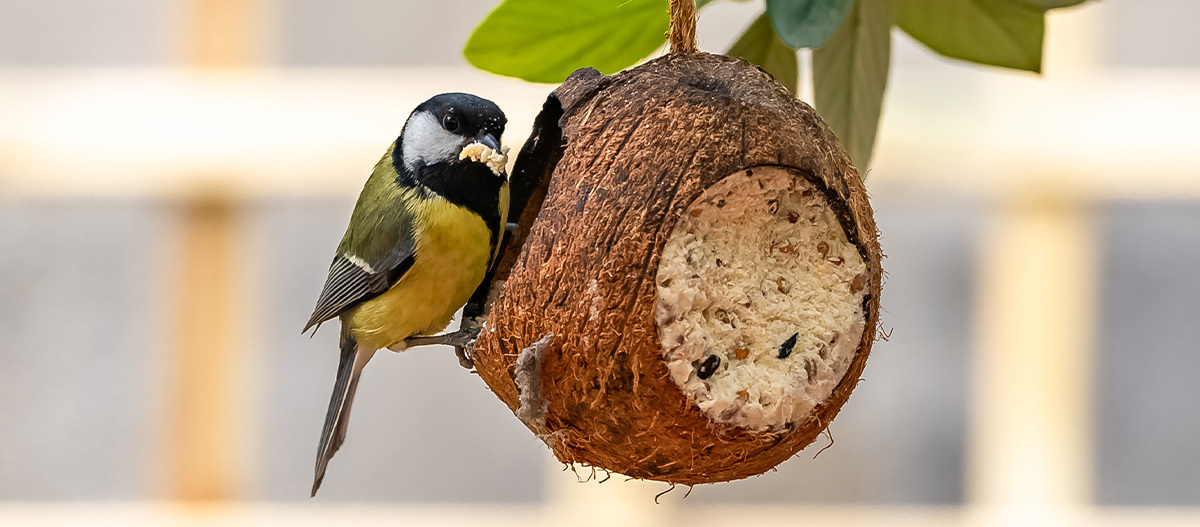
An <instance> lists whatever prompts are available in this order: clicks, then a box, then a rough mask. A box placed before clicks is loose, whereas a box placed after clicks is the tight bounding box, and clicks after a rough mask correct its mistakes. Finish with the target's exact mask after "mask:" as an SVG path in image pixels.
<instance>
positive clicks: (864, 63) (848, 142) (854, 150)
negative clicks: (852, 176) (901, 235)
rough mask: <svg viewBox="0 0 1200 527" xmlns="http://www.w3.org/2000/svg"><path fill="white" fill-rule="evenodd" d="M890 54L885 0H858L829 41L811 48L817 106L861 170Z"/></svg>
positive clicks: (864, 166)
mask: <svg viewBox="0 0 1200 527" xmlns="http://www.w3.org/2000/svg"><path fill="white" fill-rule="evenodd" d="M891 56H892V33H891V20H890V18H889V17H888V0H858V2H857V3H856V4H855V6H854V10H853V11H852V12H851V13H850V16H848V17H847V18H846V22H845V23H844V24H842V27H839V28H838V30H837V31H836V32H835V33H834V34H833V36H832V37H830V38H829V42H826V43H825V45H824V46H821V47H819V48H817V49H815V50H813V56H812V63H813V96H814V98H815V100H814V102H815V103H816V106H817V110H818V111H820V112H821V116H822V117H823V118H824V119H825V122H826V123H828V124H829V127H830V128H831V129H833V133H834V134H837V137H838V139H839V140H841V142H842V145H843V146H845V147H846V150H847V151H848V152H849V153H850V158H851V159H853V160H854V165H855V166H857V167H858V169H859V173H862V174H865V173H866V170H867V166H868V164H869V163H870V161H871V150H872V149H873V148H874V146H875V134H876V132H877V131H878V129H879V116H880V114H881V113H882V111H883V94H884V91H885V90H886V89H887V79H888V66H889V64H890V62H891Z"/></svg>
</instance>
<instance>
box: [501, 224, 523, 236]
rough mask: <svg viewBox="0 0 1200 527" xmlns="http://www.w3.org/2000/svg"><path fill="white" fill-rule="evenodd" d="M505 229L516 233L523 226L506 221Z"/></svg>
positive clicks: (513, 233) (510, 232)
mask: <svg viewBox="0 0 1200 527" xmlns="http://www.w3.org/2000/svg"><path fill="white" fill-rule="evenodd" d="M504 230H506V231H508V233H509V234H512V235H516V234H517V231H519V230H521V226H520V225H517V224H515V223H505V224H504Z"/></svg>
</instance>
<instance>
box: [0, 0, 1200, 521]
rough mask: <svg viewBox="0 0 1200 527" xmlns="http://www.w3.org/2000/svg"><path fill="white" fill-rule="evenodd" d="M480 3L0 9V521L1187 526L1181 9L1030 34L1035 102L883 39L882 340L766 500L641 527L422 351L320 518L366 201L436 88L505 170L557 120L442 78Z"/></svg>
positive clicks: (1199, 256)
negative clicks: (349, 261) (345, 258)
mask: <svg viewBox="0 0 1200 527" xmlns="http://www.w3.org/2000/svg"><path fill="white" fill-rule="evenodd" d="M493 5H494V2H492V1H489V0H464V1H454V2H419V1H389V0H341V1H338V2H334V1H331V0H41V1H39V2H27V1H19V0H0V525H329V524H338V525H352V524H361V525H376V524H378V525H382V524H389V525H390V524H400V525H408V524H412V525H425V524H428V525H446V524H453V525H457V524H462V525H522V526H527V525H562V524H566V523H573V524H585V525H587V524H596V525H601V524H612V523H616V524H621V525H683V524H687V525H718V524H720V525H726V524H753V525H757V526H766V525H791V524H795V523H802V524H804V525H1029V524H1046V525H1198V524H1200V418H1198V417H1200V383H1198V382H1196V380H1195V379H1194V376H1195V373H1196V372H1198V371H1200V353H1197V352H1198V351H1200V349H1198V346H1197V342H1198V341H1200V324H1197V321H1198V320H1200V273H1197V272H1196V271H1195V270H1196V269H1197V267H1198V266H1200V124H1197V123H1200V40H1197V38H1195V36H1194V34H1195V29H1194V25H1195V21H1196V20H1200V3H1197V2H1193V1H1189V0H1104V1H1099V2H1089V3H1085V4H1083V5H1082V6H1079V7H1077V8H1072V9H1066V10H1057V11H1052V12H1051V14H1050V15H1049V20H1048V22H1047V36H1046V59H1045V74H1043V75H1042V76H1034V75H1029V74H1023V73H1013V72H1007V71H1002V70H998V69H988V68H983V67H978V66H971V65H966V64H962V63H956V62H952V61H949V60H946V59H942V58H939V57H937V56H935V55H934V54H933V53H931V52H929V51H928V50H926V49H924V48H922V47H920V46H919V45H918V44H915V43H914V42H913V41H911V40H910V39H909V38H908V37H906V36H905V35H903V34H901V33H898V32H897V33H896V42H895V44H894V53H895V56H894V59H893V66H892V71H893V73H892V77H891V84H890V86H889V90H888V96H887V99H886V102H885V107H884V120H883V125H882V129H881V132H880V136H879V137H880V139H879V143H878V146H877V149H876V158H875V163H874V166H873V168H872V170H871V172H870V173H869V177H868V179H867V186H868V188H869V190H870V192H871V195H872V198H873V203H874V206H875V208H876V209H877V211H878V217H877V219H878V223H879V226H880V229H881V231H882V243H883V247H884V250H885V252H886V253H887V256H888V257H887V259H886V260H885V262H884V266H885V269H886V270H887V272H888V281H887V283H886V286H885V289H884V296H883V305H884V308H885V310H886V312H885V313H884V314H883V317H882V320H883V324H884V328H885V329H886V330H887V331H888V334H889V335H890V340H888V341H886V342H880V343H878V344H877V346H876V348H875V352H874V354H873V356H872V358H871V361H870V363H869V364H868V366H867V369H866V372H865V375H864V377H865V381H864V382H862V383H861V384H860V385H859V387H858V389H857V391H856V392H855V394H854V396H853V397H852V398H851V399H850V401H849V402H848V403H847V405H846V406H845V408H844V410H843V411H842V413H841V415H840V416H839V417H838V419H837V420H836V421H835V422H834V423H833V424H832V427H831V429H830V430H831V438H822V439H819V440H818V441H817V443H815V444H814V445H813V446H812V447H810V448H809V449H808V450H806V451H804V452H801V453H800V454H799V455H797V456H796V457H795V458H793V459H792V460H790V461H788V462H786V463H784V464H783V465H781V466H780V467H779V468H778V470H776V471H773V472H770V473H768V474H765V475H763V476H761V477H757V478H752V479H749V480H745V481H739V482H733V483H727V484H719V485H711V486H703V487H697V488H695V489H692V491H691V493H690V496H688V497H687V499H684V494H685V493H686V492H687V490H688V489H686V488H677V489H675V490H674V491H673V492H670V493H668V494H666V495H664V496H663V497H662V498H661V499H659V501H660V502H661V504H659V505H656V504H655V495H656V494H658V493H660V492H662V491H664V490H668V488H669V487H668V486H667V485H664V484H657V483H646V482H636V481H634V482H631V481H626V480H625V478H624V477H620V476H613V477H612V478H611V479H609V480H607V481H605V482H604V483H602V484H598V483H597V482H596V481H597V480H602V479H604V477H603V474H601V475H599V477H598V478H592V473H591V471H590V470H580V471H578V474H576V473H574V472H572V471H570V470H564V467H563V466H562V465H561V464H559V463H557V462H556V461H555V460H554V459H553V457H552V456H551V454H550V452H549V450H548V449H547V448H546V447H545V446H544V445H543V444H541V443H540V442H539V441H538V440H537V439H535V438H534V437H533V436H532V434H530V433H529V432H528V431H527V430H526V429H525V428H524V427H523V426H522V425H521V424H520V423H519V422H518V421H517V420H516V419H515V418H514V417H513V416H512V414H511V413H510V412H509V411H508V410H507V408H506V407H505V406H504V405H503V404H502V403H500V402H499V400H498V399H496V398H495V397H494V396H493V395H492V394H491V393H490V392H489V391H488V390H487V388H486V386H485V385H484V384H483V382H482V381H481V380H480V379H479V378H478V377H477V376H474V375H471V374H469V373H467V372H466V371H465V370H463V369H461V368H460V367H459V366H458V364H457V361H456V360H455V359H454V357H453V354H452V352H450V351H449V350H448V349H437V348H433V349H421V350H414V351H411V352H409V353H405V354H404V355H402V356H397V355H391V354H387V355H386V356H380V357H379V358H378V359H377V360H376V361H374V363H373V364H372V368H371V369H370V370H369V372H368V373H367V374H366V376H365V379H364V382H363V384H362V389H361V390H360V393H359V397H358V403H357V404H356V408H355V415H354V426H353V427H352V428H353V431H352V432H351V433H350V436H349V440H348V443H347V444H346V447H345V448H344V449H343V450H342V451H341V453H340V454H339V455H338V457H337V459H336V460H335V461H334V462H333V463H332V465H331V467H330V472H329V475H328V477H327V478H326V480H325V483H324V486H323V488H322V491H321V494H320V495H319V496H318V497H317V498H316V499H311V500H310V499H309V498H308V488H309V485H310V482H311V473H312V461H313V457H314V454H315V449H316V441H317V436H318V433H319V427H320V425H321V421H322V418H323V416H324V412H325V407H326V404H327V401H328V397H329V391H330V389H331V386H332V379H333V375H334V369H335V366H336V362H337V352H336V347H337V345H336V331H334V330H332V328H326V329H325V330H324V331H321V332H320V333H318V334H317V335H316V336H315V337H314V338H309V337H307V336H302V335H300V328H301V327H302V326H303V323H304V321H305V319H306V318H307V316H308V313H309V311H310V309H311V308H312V305H313V303H314V301H315V298H316V295H317V293H318V290H319V288H320V286H321V284H322V283H323V280H324V276H325V271H326V268H327V266H328V263H329V259H330V258H331V255H332V251H333V249H334V248H335V246H336V244H337V242H338V240H339V238H340V236H341V233H342V230H343V229H344V226H345V222H346V221H347V219H348V217H349V213H350V210H351V208H352V207H353V203H354V199H355V198H356V196H357V193H358V191H359V190H360V189H361V185H362V183H363V181H364V180H365V178H366V176H367V174H368V173H369V170H370V169H371V167H372V166H373V165H374V163H375V161H376V160H377V159H378V156H379V155H381V153H382V152H383V151H384V150H385V148H386V147H387V145H388V143H389V142H390V141H391V140H392V139H393V138H394V137H395V136H396V134H397V133H398V132H399V129H400V126H401V125H402V124H403V122H404V119H405V118H406V117H407V115H408V113H409V112H410V111H411V110H412V108H413V107H414V106H415V105H416V104H417V103H419V102H421V101H422V100H424V99H426V98H428V97H429V96H431V95H433V94H436V93H440V92H443V91H469V92H473V93H477V94H479V95H482V96H484V97H487V98H490V99H492V100H494V101H496V102H497V103H498V104H500V106H501V107H502V108H504V110H505V111H506V112H507V113H508V115H509V118H510V125H509V127H508V133H507V135H506V137H505V138H504V142H505V143H507V144H509V145H512V146H513V147H514V148H518V147H519V145H520V144H521V143H522V142H523V141H524V139H525V136H526V135H528V133H529V129H530V126H531V122H532V119H533V116H534V114H535V112H536V111H537V110H538V109H539V108H540V105H541V103H542V101H543V100H544V98H545V96H546V94H547V93H548V92H549V91H550V90H551V89H552V87H551V86H547V85H532V84H526V83H522V82H519V81H513V80H508V79H504V78H499V77H495V76H491V75H487V74H484V73H480V72H478V71H474V70H472V69H470V68H469V67H468V66H467V65H466V63H465V62H464V60H463V59H462V58H461V55H460V50H461V48H462V45H463V43H464V42H465V40H466V37H467V35H468V34H469V32H470V30H471V29H472V28H473V27H474V26H475V24H477V23H478V22H479V21H480V20H482V18H483V17H484V16H485V15H486V13H487V12H488V10H489V9H490V8H491V7H492V6H493ZM761 9H762V7H761V3H759V2H750V3H738V2H716V3H714V4H713V5H711V6H709V7H707V8H706V9H705V10H704V12H703V13H702V16H701V20H700V27H699V33H700V44H701V48H702V49H705V50H708V51H713V52H720V51H723V50H724V49H725V48H726V47H727V46H728V44H729V43H730V42H731V41H732V40H733V39H734V38H735V37H736V35H738V34H739V33H740V31H741V30H742V29H743V28H744V27H745V26H746V25H748V24H749V23H750V22H751V21H752V20H753V19H754V17H756V16H757V15H758V14H759V13H760V12H761ZM664 16H665V15H664ZM802 91H803V90H802ZM831 440H836V444H835V445H834V446H832V447H831V448H829V449H828V450H825V451H824V452H823V453H821V454H820V455H819V456H816V457H815V458H814V454H816V452H817V451H818V450H820V449H821V448H822V447H824V446H825V445H827V444H828V443H829V442H830V441H831ZM587 479H592V481H590V482H587V483H580V482H579V481H581V480H587Z"/></svg>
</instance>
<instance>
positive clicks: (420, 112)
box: [400, 93, 508, 171]
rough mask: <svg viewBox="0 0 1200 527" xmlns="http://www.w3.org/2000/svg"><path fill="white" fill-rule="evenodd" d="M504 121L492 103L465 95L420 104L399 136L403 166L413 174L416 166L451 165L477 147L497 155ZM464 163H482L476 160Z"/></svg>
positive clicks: (450, 95) (437, 98) (451, 94)
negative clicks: (482, 147) (469, 147)
mask: <svg viewBox="0 0 1200 527" xmlns="http://www.w3.org/2000/svg"><path fill="white" fill-rule="evenodd" d="M507 122H508V120H507V119H506V118H505V117H504V112H502V111H500V107H499V106H496V103H494V102H492V101H489V100H487V99H483V98H480V97H476V96H474V95H471V94H467V93H443V94H441V95H435V96H434V97H433V98H431V99H429V100H428V101H425V102H423V103H421V105H420V106H417V108H416V109H415V110H413V113H412V115H410V116H409V117H408V122H407V123H405V124H404V131H403V132H401V134H400V141H401V144H402V145H403V160H404V166H405V167H406V168H408V170H409V171H414V170H416V169H417V168H418V167H420V166H428V165H436V164H439V163H454V162H456V161H458V160H459V159H460V158H461V157H464V156H461V155H460V154H462V153H463V148H465V147H466V146H467V145H470V144H473V143H480V144H482V145H484V146H486V147H488V148H489V149H491V150H492V151H495V152H501V148H500V136H501V135H503V134H504V125H505V124H506V123H507ZM468 162H480V163H486V160H480V159H479V158H478V156H472V157H469V158H468Z"/></svg>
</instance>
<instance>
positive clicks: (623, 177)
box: [468, 52, 881, 485]
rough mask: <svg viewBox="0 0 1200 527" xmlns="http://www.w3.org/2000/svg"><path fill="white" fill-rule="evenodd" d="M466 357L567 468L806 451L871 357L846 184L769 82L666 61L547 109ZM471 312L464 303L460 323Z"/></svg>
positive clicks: (647, 471) (767, 461) (725, 67)
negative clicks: (484, 310)
mask: <svg viewBox="0 0 1200 527" xmlns="http://www.w3.org/2000/svg"><path fill="white" fill-rule="evenodd" d="M512 184H513V193H514V201H515V203H517V205H516V210H518V211H519V210H521V203H524V202H526V201H527V202H528V206H525V207H524V212H523V213H521V214H518V213H517V212H514V215H513V216H512V217H510V221H513V222H517V223H518V224H519V229H518V230H517V232H516V234H515V235H514V236H513V237H512V238H511V239H510V240H509V243H508V247H507V249H506V250H505V254H504V256H503V257H502V259H501V262H500V264H499V266H498V269H497V271H496V274H495V276H494V277H493V278H494V280H493V281H492V285H491V288H490V293H491V302H490V308H489V309H488V311H487V313H486V323H485V324H483V326H482V331H481V333H480V335H479V337H478V340H477V341H476V342H475V346H474V349H473V350H472V354H473V357H474V363H475V367H476V369H477V371H478V373H479V375H480V377H481V378H483V380H484V381H485V382H486V383H487V384H488V386H489V387H490V388H491V389H492V391H493V392H494V393H495V394H496V395H497V396H498V397H499V398H500V399H501V400H503V401H504V402H505V403H506V404H507V405H508V406H509V408H511V409H512V410H513V412H514V413H516V414H517V416H518V417H520V418H521V419H522V421H523V422H525V424H526V425H528V426H529V427H530V429H531V430H533V431H534V433H536V434H537V435H538V437H540V438H542V439H543V440H544V441H545V442H546V443H547V444H548V445H549V446H550V447H551V449H552V450H553V451H554V454H555V456H557V458H558V459H559V460H560V461H562V462H564V463H583V464H586V465H590V466H593V467H597V468H602V469H606V470H609V471H612V472H618V473H621V474H626V475H628V476H632V477H636V478H644V479H651V480H659V481H666V482H671V483H681V484H689V485H690V484H697V483H713V482H718V481H727V480H732V479H738V478H744V477H748V476H752V475H757V474H760V473H763V472H765V471H767V470H769V469H770V468H772V467H774V466H775V465H777V464H779V463H780V462H782V461H784V460H786V459H788V458H789V457H791V456H792V455H794V454H795V453H796V452H798V451H799V450H801V449H802V448H804V447H805V446H806V445H808V444H809V443H811V442H812V441H813V440H814V439H815V438H816V437H817V435H818V434H819V433H820V432H821V431H822V430H824V429H825V427H826V426H828V425H829V423H830V421H831V420H832V419H833V418H834V416H835V415H836V414H837V412H838V410H839V409H840V408H841V407H842V404H843V403H844V402H845V401H846V399H847V397H849V395H850V392H851V390H853V389H854V386H855V384H857V382H858V379H859V376H860V374H861V372H862V370H863V367H864V365H865V363H866V360H867V356H868V354H869V353H870V350H871V345H872V343H873V342H874V340H875V331H876V325H877V319H878V315H879V294H880V285H881V270H880V258H881V253H880V248H879V244H878V241H877V234H876V228H875V222H874V220H873V218H872V212H871V206H870V204H869V203H868V202H867V195H866V191H865V190H864V188H863V185H862V182H861V179H860V177H859V174H858V172H857V171H856V170H855V168H854V167H853V165H852V164H851V162H850V159H849V158H848V157H847V155H846V153H845V151H844V149H843V148H842V147H841V146H840V145H839V144H838V142H837V139H836V138H835V137H834V135H833V134H832V133H831V132H830V130H829V128H828V127H827V126H826V125H825V123H824V122H823V121H822V120H821V118H820V117H819V116H818V115H817V114H816V112H815V111H814V110H813V109H812V108H811V107H809V106H808V105H806V104H804V103H803V102H801V101H799V100H797V99H795V98H794V97H792V96H791V95H790V94H789V93H788V91H787V90H786V89H785V88H784V87H782V86H781V85H780V84H778V83H777V82H775V81H774V79H772V78H771V77H770V76H769V75H767V74H766V73H764V72H763V71H761V70H759V69H757V68H755V67H753V66H751V65H749V64H747V63H746V62H744V61H740V60H738V59H733V58H730V57H726V56H720V55H710V54H705V53H696V52H692V53H671V54H669V55H666V56H664V57H661V58H659V59H656V60H653V61H650V62H648V63H645V64H643V65H641V66H638V67H636V68H633V69H630V70H627V71H624V72H621V73H618V74H615V75H611V76H604V75H601V74H600V73H599V72H597V71H595V70H592V69H583V70H579V71H576V72H575V73H574V74H572V75H571V76H570V77H569V78H568V79H567V80H566V81H565V82H564V83H563V84H562V85H561V86H560V87H559V88H558V89H556V90H555V91H554V92H553V93H552V94H551V95H550V97H549V98H548V100H547V102H546V104H545V106H544V107H543V111H542V113H541V115H539V117H538V118H537V120H536V123H535V129H534V134H533V135H532V136H531V137H530V139H529V141H528V142H527V143H526V144H525V146H524V148H523V149H522V151H521V153H520V155H519V156H518V159H517V162H516V166H515V168H514V172H513V183H512ZM470 308H471V306H470V305H469V306H468V311H470Z"/></svg>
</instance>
